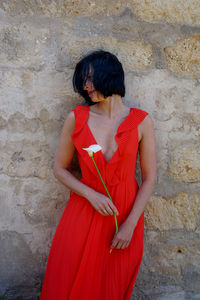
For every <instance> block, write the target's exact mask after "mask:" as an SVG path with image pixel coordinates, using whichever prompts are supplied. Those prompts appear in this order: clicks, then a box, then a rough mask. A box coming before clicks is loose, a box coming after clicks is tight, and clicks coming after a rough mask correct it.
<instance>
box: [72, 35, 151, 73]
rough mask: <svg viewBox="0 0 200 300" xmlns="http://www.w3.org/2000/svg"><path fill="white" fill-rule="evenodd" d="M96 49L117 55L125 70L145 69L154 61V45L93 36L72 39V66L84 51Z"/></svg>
mask: <svg viewBox="0 0 200 300" xmlns="http://www.w3.org/2000/svg"><path fill="white" fill-rule="evenodd" d="M88 49H90V51H92V50H95V49H103V50H107V51H110V52H112V53H114V54H115V55H117V57H118V58H119V60H120V61H124V62H125V63H124V64H123V66H124V69H125V71H127V72H128V71H131V70H133V69H135V70H145V69H146V68H147V67H148V66H150V64H151V62H152V45H151V44H146V43H144V42H143V41H119V40H117V39H116V38H112V37H111V38H98V39H94V38H91V39H90V40H88V39H84V40H82V41H81V40H78V41H70V44H69V53H70V56H71V60H72V66H74V67H75V65H76V62H77V61H79V60H80V58H81V57H82V56H83V54H84V53H87V52H88Z"/></svg>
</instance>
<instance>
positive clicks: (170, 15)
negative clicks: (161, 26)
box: [131, 0, 200, 24]
mask: <svg viewBox="0 0 200 300" xmlns="http://www.w3.org/2000/svg"><path fill="white" fill-rule="evenodd" d="M131 4H132V6H133V8H134V12H135V13H136V14H137V15H138V16H139V17H140V18H141V19H142V20H145V21H147V22H162V21H166V22H169V23H186V24H187V23H188V24H200V7H199V1H198V0H169V1H157V0H132V1H131Z"/></svg>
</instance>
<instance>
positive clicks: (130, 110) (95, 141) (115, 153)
mask: <svg viewBox="0 0 200 300" xmlns="http://www.w3.org/2000/svg"><path fill="white" fill-rule="evenodd" d="M131 112H132V108H130V109H129V113H128V115H127V116H126V117H125V119H124V120H123V121H122V122H121V123H120V124H119V126H118V128H117V130H116V133H115V135H114V139H115V141H116V143H117V149H116V150H115V152H114V153H113V155H112V157H111V158H110V159H109V161H107V159H106V158H105V155H104V154H103V152H102V150H100V153H101V155H102V157H103V159H104V161H105V162H106V163H107V164H109V163H110V162H111V161H112V160H113V159H114V157H115V155H117V153H118V151H119V144H118V141H117V140H116V137H117V134H118V132H119V129H120V128H121V126H122V125H123V124H124V122H125V121H126V120H127V119H128V118H129V117H130V114H131ZM89 115H90V106H88V115H87V120H86V125H87V128H88V130H89V132H90V135H91V136H92V138H93V140H94V143H95V144H98V142H97V140H96V138H95V137H94V134H93V133H92V130H91V129H90V126H89V125H88V119H89ZM98 145H99V144H98Z"/></svg>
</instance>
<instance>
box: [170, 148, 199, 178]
mask: <svg viewBox="0 0 200 300" xmlns="http://www.w3.org/2000/svg"><path fill="white" fill-rule="evenodd" d="M170 156H171V159H170V164H169V170H168V173H169V175H170V176H171V177H172V178H173V179H174V180H177V181H184V182H199V181H200V147H199V146H195V145H194V146H190V145H187V146H180V147H178V148H176V149H175V150H174V151H173V152H172V153H170Z"/></svg>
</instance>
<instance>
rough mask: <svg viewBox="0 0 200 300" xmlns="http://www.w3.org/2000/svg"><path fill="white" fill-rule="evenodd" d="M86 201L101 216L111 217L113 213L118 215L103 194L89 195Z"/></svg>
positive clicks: (114, 207)
mask: <svg viewBox="0 0 200 300" xmlns="http://www.w3.org/2000/svg"><path fill="white" fill-rule="evenodd" d="M88 200H89V202H90V203H91V204H92V206H93V207H94V208H95V209H96V210H97V211H98V212H99V213H100V214H102V215H103V216H107V215H113V214H114V213H115V214H116V215H118V214H119V212H118V210H117V208H116V206H115V205H114V204H113V202H112V201H111V200H110V198H109V197H107V196H106V195H104V194H101V193H99V192H96V191H94V192H92V193H91V194H90V196H89V197H88Z"/></svg>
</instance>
